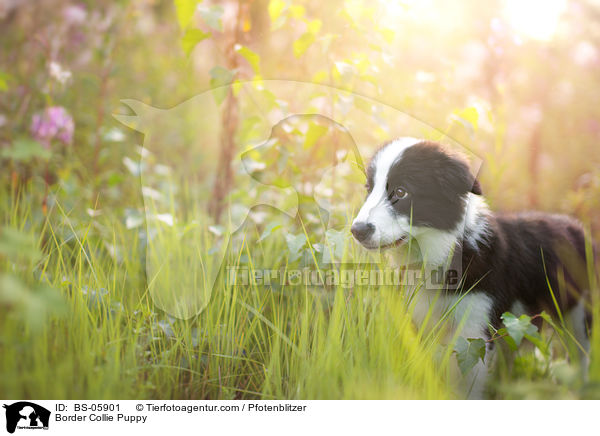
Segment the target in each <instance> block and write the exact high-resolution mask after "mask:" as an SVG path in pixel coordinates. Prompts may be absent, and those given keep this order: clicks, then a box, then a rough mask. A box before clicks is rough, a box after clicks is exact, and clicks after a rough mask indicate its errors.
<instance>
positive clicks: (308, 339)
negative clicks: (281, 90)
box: [0, 194, 600, 399]
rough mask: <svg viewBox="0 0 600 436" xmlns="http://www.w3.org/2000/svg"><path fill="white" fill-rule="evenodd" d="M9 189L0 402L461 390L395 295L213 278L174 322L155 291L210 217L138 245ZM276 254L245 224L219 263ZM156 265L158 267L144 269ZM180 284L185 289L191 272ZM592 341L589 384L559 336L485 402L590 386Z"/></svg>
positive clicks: (181, 262) (117, 230)
mask: <svg viewBox="0 0 600 436" xmlns="http://www.w3.org/2000/svg"><path fill="white" fill-rule="evenodd" d="M18 198H25V196H24V195H22V196H18V197H15V196H10V195H6V194H3V196H2V205H3V206H2V217H1V218H2V233H1V236H2V239H0V241H4V242H3V243H2V244H0V253H2V254H1V255H0V265H1V269H0V271H1V272H0V286H1V288H0V338H1V342H0V353H1V357H0V373H1V374H2V376H1V378H0V396H2V397H4V398H37V399H46V398H54V399H68V398H71V399H72V398H77V399H114V398H124V399H127V398H174V399H198V398H207V399H238V398H264V399H272V398H278V399H284V398H285V399H324V398H331V399H342V398H343V399H352V398H372V399H384V398H385V399H389V398H398V399H421V398H423V399H424V398H427V399H447V398H460V397H461V394H460V391H459V390H458V388H457V386H458V377H457V374H456V372H455V371H454V369H453V367H454V356H453V355H452V352H451V348H448V347H446V346H442V345H441V344H440V339H439V336H438V335H436V334H432V335H431V334H430V335H426V334H425V333H424V332H423V331H418V330H416V329H415V327H414V326H413V324H412V322H411V317H410V313H409V312H410V309H409V308H407V301H406V298H405V296H404V295H403V292H402V290H398V289H392V288H389V287H384V288H375V287H368V286H364V287H361V286H354V287H353V288H352V289H346V288H344V287H341V286H338V287H333V288H308V287H295V288H292V287H290V288H287V287H285V286H284V287H281V288H274V289H270V288H265V287H264V286H256V285H248V286H230V285H228V284H227V281H226V280H218V281H217V287H216V288H215V290H214V291H213V292H212V295H206V294H203V295H200V296H199V297H200V299H201V301H202V304H201V305H205V307H204V309H203V310H202V311H201V313H200V314H199V315H198V316H194V317H191V318H189V319H187V320H182V319H175V318H170V317H169V316H167V315H166V314H165V313H164V312H163V311H162V310H160V309H159V308H158V307H157V305H156V302H155V298H153V292H154V291H153V290H154V289H155V288H156V289H158V291H157V292H158V294H154V296H156V295H165V289H167V288H168V287H169V286H171V288H173V287H174V286H178V285H181V282H180V281H179V280H178V277H180V276H182V275H183V274H185V271H189V269H190V266H191V263H190V257H189V256H190V252H189V251H186V249H185V247H188V248H189V249H190V250H194V249H195V250H199V252H197V253H196V254H197V255H198V257H199V258H204V259H205V260H206V259H208V258H207V257H206V254H207V251H206V249H207V248H208V247H212V246H215V245H216V244H217V242H218V239H219V238H218V237H217V236H215V235H214V234H213V233H211V232H209V231H207V230H206V226H203V225H199V224H198V223H197V222H192V221H189V222H183V223H176V224H175V225H174V226H172V227H169V226H164V225H163V226H160V225H159V226H158V227H157V228H163V229H165V231H164V232H163V233H162V234H161V235H160V237H158V238H155V241H157V242H156V245H154V246H153V245H152V244H150V245H148V246H145V245H144V244H145V239H144V238H143V237H140V230H141V229H143V228H135V229H128V228H127V227H126V226H125V224H124V223H123V222H122V220H121V219H117V218H115V217H111V216H107V215H102V216H99V217H96V218H90V217H87V218H85V219H82V218H81V217H76V216H74V214H72V213H71V212H70V211H68V210H65V209H64V208H63V207H62V206H61V204H60V203H56V204H55V205H54V206H53V207H51V209H50V211H49V214H48V216H47V217H46V218H41V217H38V216H35V215H34V213H33V212H32V208H31V207H30V206H29V205H28V204H26V203H19V204H17V199H18ZM34 222H39V223H40V224H39V225H37V226H36V225H33V224H32V223H34ZM7 235H8V236H7ZM11 235H12V236H11ZM14 235H18V236H14ZM11 237H17V238H21V239H19V240H18V242H19V247H18V249H14V250H13V249H10V248H7V245H6V243H5V242H6V240H7V238H11ZM161 238H162V239H161ZM249 241H252V242H249ZM13 248H14V247H13ZM282 249H283V248H282V246H281V245H280V244H279V245H278V243H277V241H276V238H266V239H265V240H263V241H262V242H260V243H257V242H256V235H255V234H253V232H249V233H248V235H246V243H244V244H243V245H242V246H241V249H240V250H239V251H235V252H234V253H233V254H232V257H231V259H230V261H232V262H234V263H235V262H238V263H239V262H241V261H242V259H247V261H248V264H249V267H250V268H251V269H252V268H253V267H254V266H255V264H261V265H268V264H269V262H271V263H276V262H277V261H279V259H280V258H281V252H282ZM160 253H171V254H170V255H169V256H167V255H164V256H162V257H161V256H160ZM161 259H162V260H161ZM202 263H203V265H202V267H203V268H207V267H209V265H207V263H206V262H205V261H204V260H203V261H202ZM165 265H166V266H168V270H169V273H168V274H166V275H162V274H154V275H153V271H154V272H156V271H164V270H163V269H162V268H163V267H164V266H165ZM146 266H148V268H146ZM146 271H148V273H149V274H148V277H146ZM188 275H189V274H188ZM191 280H192V282H193V283H192V284H189V283H188V285H187V286H191V287H194V286H195V284H197V283H200V282H201V281H202V280H203V277H202V276H194V277H193V279H191ZM15 283H16V285H15ZM15 286H16V288H15ZM161 292H162V294H161ZM173 292H176V291H175V290H174V291H173ZM197 296H198V295H197ZM165 304H169V303H168V302H167V303H165ZM595 310H596V313H597V312H598V305H595ZM596 319H598V318H596ZM553 334H554V333H549V334H548V335H546V336H544V337H545V338H547V339H548V340H550V339H551V336H552V335H553ZM554 342H557V343H560V341H554ZM592 344H593V349H592V364H591V368H592V372H591V375H590V381H589V382H588V383H583V382H582V381H581V377H578V376H577V375H573V370H574V369H573V364H572V363H571V364H569V363H567V362H566V361H565V360H564V358H565V353H564V347H562V348H561V346H558V347H555V348H556V349H557V351H555V352H554V354H553V355H552V356H551V357H549V358H544V357H540V356H539V355H537V354H536V353H535V352H534V351H533V350H532V349H527V348H524V349H523V350H519V352H518V353H516V355H515V353H512V354H511V353H501V356H500V359H499V360H500V362H499V365H498V372H499V374H498V375H497V377H496V380H498V382H497V383H496V384H494V383H492V387H493V388H494V389H493V392H494V393H493V395H494V397H496V398H522V397H544V396H546V397H548V396H556V397H561V398H579V397H589V396H594V395H596V394H597V391H595V390H594V389H595V388H594V386H595V385H594V383H593V382H598V381H600V371H599V370H598V361H597V359H594V356H595V355H597V354H598V353H597V352H596V351H595V350H600V344H599V341H598V335H596V336H594V337H593V339H592ZM559 345H560V344H559ZM556 367H559V368H562V373H559V374H558V375H557V374H556ZM565 368H566V369H565ZM569 371H571V372H569ZM559 372H560V371H559ZM494 386H495V387H494ZM523 386H527V389H526V390H525V392H522V387H523ZM590 389H591V390H590ZM548 392H551V394H549V393H548ZM590 392H592V393H591V394H590Z"/></svg>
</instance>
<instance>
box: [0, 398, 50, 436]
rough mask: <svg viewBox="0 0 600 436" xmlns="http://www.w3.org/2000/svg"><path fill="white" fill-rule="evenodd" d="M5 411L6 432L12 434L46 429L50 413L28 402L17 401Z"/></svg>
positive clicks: (6, 406) (6, 407)
mask: <svg viewBox="0 0 600 436" xmlns="http://www.w3.org/2000/svg"><path fill="white" fill-rule="evenodd" d="M3 407H4V408H5V409H6V431H8V432H9V433H14V432H15V430H16V429H17V428H18V429H48V424H49V421H50V411H49V410H48V409H46V408H44V407H42V406H39V405H37V404H35V403H31V402H29V401H19V402H17V403H13V404H10V405H7V404H4V405H3Z"/></svg>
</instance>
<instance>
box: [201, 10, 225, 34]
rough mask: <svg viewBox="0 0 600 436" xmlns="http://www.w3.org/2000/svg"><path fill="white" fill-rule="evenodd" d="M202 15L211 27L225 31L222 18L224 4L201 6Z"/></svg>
mask: <svg viewBox="0 0 600 436" xmlns="http://www.w3.org/2000/svg"><path fill="white" fill-rule="evenodd" d="M199 12H200V16H201V17H202V19H203V20H204V22H205V23H206V25H207V26H208V27H210V28H211V29H214V30H217V31H219V32H222V31H223V23H222V22H221V18H222V17H223V6H221V5H213V6H210V7H208V6H206V7H201V8H199Z"/></svg>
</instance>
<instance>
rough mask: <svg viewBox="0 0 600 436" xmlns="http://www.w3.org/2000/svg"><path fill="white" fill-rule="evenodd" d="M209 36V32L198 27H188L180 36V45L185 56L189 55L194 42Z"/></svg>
mask: <svg viewBox="0 0 600 436" xmlns="http://www.w3.org/2000/svg"><path fill="white" fill-rule="evenodd" d="M208 37H210V33H206V32H203V31H202V30H200V29H188V30H186V31H185V34H184V35H183V37H182V38H181V47H182V48H183V51H184V52H185V55H186V56H189V55H190V53H191V52H192V50H193V49H194V47H196V44H198V43H199V42H200V41H203V40H205V39H206V38H208Z"/></svg>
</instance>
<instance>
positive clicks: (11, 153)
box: [0, 138, 52, 162]
mask: <svg viewBox="0 0 600 436" xmlns="http://www.w3.org/2000/svg"><path fill="white" fill-rule="evenodd" d="M51 155H52V153H51V152H50V150H48V149H46V148H44V147H43V146H42V144H40V143H39V142H37V141H34V140H33V139H27V138H21V139H16V140H15V142H14V143H13V145H12V147H10V148H5V149H4V150H2V152H1V153H0V156H1V157H3V158H5V159H12V160H15V161H19V162H28V161H30V160H32V159H34V158H36V157H39V158H40V159H43V160H48V159H49V158H50V156H51Z"/></svg>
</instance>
